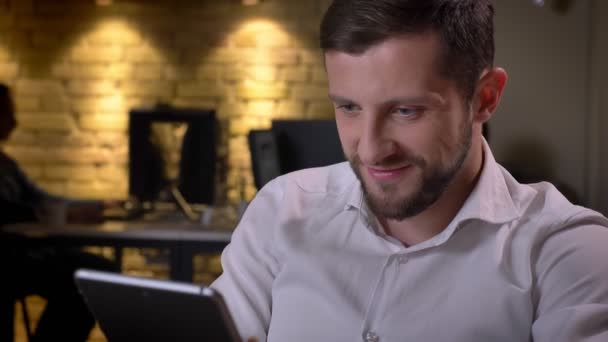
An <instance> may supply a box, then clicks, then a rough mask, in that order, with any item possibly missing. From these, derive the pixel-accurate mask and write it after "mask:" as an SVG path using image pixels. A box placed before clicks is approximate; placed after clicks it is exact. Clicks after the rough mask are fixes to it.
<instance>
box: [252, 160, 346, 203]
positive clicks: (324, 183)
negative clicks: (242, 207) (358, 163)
mask: <svg viewBox="0 0 608 342" xmlns="http://www.w3.org/2000/svg"><path fill="white" fill-rule="evenodd" d="M356 182H357V178H356V176H355V175H354V173H353V172H352V169H351V168H350V166H349V165H348V163H347V162H343V163H339V164H333V165H330V166H325V167H317V168H310V169H304V170H299V171H294V172H291V173H288V174H286V175H282V176H280V177H277V178H276V179H274V180H272V181H271V182H269V183H268V184H267V185H266V186H264V187H263V188H262V189H261V190H260V192H259V193H258V195H257V196H256V199H257V197H261V198H267V197H269V196H270V197H281V198H283V199H288V200H296V199H298V198H322V197H324V196H331V197H339V196H341V195H344V194H347V193H348V192H349V191H351V190H352V186H353V184H355V183H356ZM254 201H255V199H254Z"/></svg>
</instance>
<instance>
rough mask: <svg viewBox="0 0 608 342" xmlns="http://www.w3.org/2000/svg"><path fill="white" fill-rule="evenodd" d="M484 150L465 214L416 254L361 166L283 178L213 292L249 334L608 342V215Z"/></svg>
mask: <svg viewBox="0 0 608 342" xmlns="http://www.w3.org/2000/svg"><path fill="white" fill-rule="evenodd" d="M484 149H485V151H484V152H485V161H484V166H483V170H482V173H481V176H480V179H479V181H478V183H477V185H476V187H475V188H474V190H473V191H472V193H471V194H470V196H469V197H468V198H467V200H466V201H465V203H464V205H463V207H462V208H461V209H460V211H459V212H458V214H457V215H456V217H454V219H453V220H452V222H451V223H450V224H449V225H448V226H447V227H445V229H444V230H443V231H442V232H441V233H439V234H437V235H436V236H434V237H433V238H431V239H429V240H427V241H425V242H422V243H420V244H417V245H414V246H411V247H405V246H404V245H403V244H401V243H400V242H399V241H397V240H396V239H394V238H391V237H389V236H386V235H385V234H384V233H383V232H382V229H379V228H378V227H377V226H376V223H375V222H376V220H375V218H374V217H373V214H372V213H371V212H370V211H369V210H368V208H367V207H366V205H365V202H364V201H363V197H362V192H361V186H360V183H359V182H358V180H357V178H356V177H355V175H354V174H353V172H352V170H351V169H350V167H349V165H348V164H347V163H342V164H337V165H332V166H329V167H323V168H316V169H308V170H302V171H298V172H294V173H291V174H288V175H285V176H282V177H279V178H277V179H275V180H274V181H272V182H270V183H269V184H268V185H267V186H265V187H264V188H263V189H262V190H261V191H260V192H259V193H258V195H257V196H256V198H255V199H254V200H253V201H252V202H251V204H250V206H249V208H248V210H247V212H246V213H245V215H244V216H243V218H242V220H241V222H240V223H239V225H238V227H237V229H236V230H235V232H234V235H233V237H232V241H231V243H230V245H229V246H228V247H226V249H225V250H224V253H223V255H222V266H223V269H224V273H223V274H222V275H221V276H220V278H218V280H217V281H216V282H215V283H213V284H212V286H213V287H214V288H216V289H217V290H219V291H220V292H221V293H222V294H223V296H224V298H225V300H226V302H227V304H228V307H229V309H230V311H231V313H232V315H233V317H234V320H235V322H236V324H237V326H238V329H239V332H240V334H241V335H242V336H243V338H247V337H253V336H255V337H258V339H259V340H260V341H265V340H267V341H271V342H297V341H303V342H311V341H315V342H316V341H331V342H334V341H345V342H352V341H366V342H385V341H415V342H421V341H424V342H426V341H433V342H435V341H437V342H439V341H446V342H447V341H449V342H454V341H463V342H464V341H466V342H470V341H494V342H496V341H504V342H514V341H536V342H545V341H546V342H558V341H567V342H572V341H598V342H599V341H603V342H606V341H608V229H606V227H608V220H606V218H604V217H603V216H602V215H600V214H598V213H596V212H594V211H592V210H589V209H585V208H582V207H579V206H575V205H572V204H571V203H569V202H568V201H567V200H566V199H565V198H564V197H563V196H562V195H561V194H560V193H559V192H558V191H557V190H556V189H555V188H554V187H553V186H552V185H550V184H548V183H539V184H533V185H523V184H519V183H518V182H517V181H515V179H513V178H512V177H511V175H509V173H508V172H507V171H505V170H504V169H503V168H502V167H501V166H500V165H498V164H497V163H496V161H495V160H494V157H493V156H492V154H491V152H490V150H489V148H488V146H487V144H486V145H484Z"/></svg>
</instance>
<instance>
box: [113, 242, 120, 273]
mask: <svg viewBox="0 0 608 342" xmlns="http://www.w3.org/2000/svg"><path fill="white" fill-rule="evenodd" d="M114 263H116V266H117V267H118V271H120V272H122V246H116V247H114Z"/></svg>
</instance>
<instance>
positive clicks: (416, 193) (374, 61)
mask: <svg viewBox="0 0 608 342" xmlns="http://www.w3.org/2000/svg"><path fill="white" fill-rule="evenodd" d="M439 53H440V42H439V38H438V36H437V35H436V34H434V33H427V34H421V35H420V34H419V35H410V36H405V37H399V38H391V39H389V40H386V41H384V42H382V43H380V44H378V45H376V46H373V47H372V48H370V49H368V50H367V51H366V52H364V53H363V54H360V55H349V54H347V53H343V52H337V51H330V52H327V53H326V54H325V62H326V68H327V74H328V80H329V92H330V98H331V99H332V101H333V103H334V106H335V108H336V110H335V112H336V122H337V125H338V132H339V135H340V140H341V142H342V147H343V149H344V153H345V154H346V157H347V158H348V160H349V162H350V164H351V166H352V168H353V170H354V172H355V174H356V175H357V177H358V178H359V180H360V181H361V184H362V185H363V190H364V193H365V197H366V200H367V203H368V205H369V206H370V207H371V209H372V210H373V211H374V212H375V213H376V215H378V216H380V217H383V218H385V219H394V220H403V219H406V218H408V217H412V216H415V215H417V214H419V213H420V212H422V211H424V210H425V209H426V208H428V207H429V206H430V205H432V204H433V203H434V202H435V201H436V200H437V199H438V198H439V197H440V196H441V194H443V192H444V190H445V189H446V187H447V186H448V185H449V184H450V183H451V181H452V180H453V179H454V178H455V176H457V174H458V172H459V171H460V170H461V168H462V166H463V163H465V160H466V159H467V158H466V157H467V155H468V151H469V148H470V145H471V135H472V116H471V111H470V110H469V106H468V104H466V103H465V101H464V100H463V99H462V97H461V95H460V92H459V91H458V89H457V87H456V84H455V83H454V82H453V81H451V80H447V79H445V78H443V77H441V75H440V73H439V68H438V65H439V62H438V58H439Z"/></svg>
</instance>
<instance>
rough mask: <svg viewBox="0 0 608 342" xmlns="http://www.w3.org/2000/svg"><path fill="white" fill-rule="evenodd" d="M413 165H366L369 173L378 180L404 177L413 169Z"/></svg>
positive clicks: (384, 180) (385, 180)
mask: <svg viewBox="0 0 608 342" xmlns="http://www.w3.org/2000/svg"><path fill="white" fill-rule="evenodd" d="M412 167H413V166H412V165H405V166H401V167H394V168H374V167H369V166H368V167H366V169H367V172H368V174H369V175H370V176H371V177H372V178H373V179H374V180H376V181H380V182H388V181H393V180H395V179H397V178H400V177H402V176H403V175H404V174H405V173H407V172H408V171H410V170H411V169H412Z"/></svg>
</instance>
